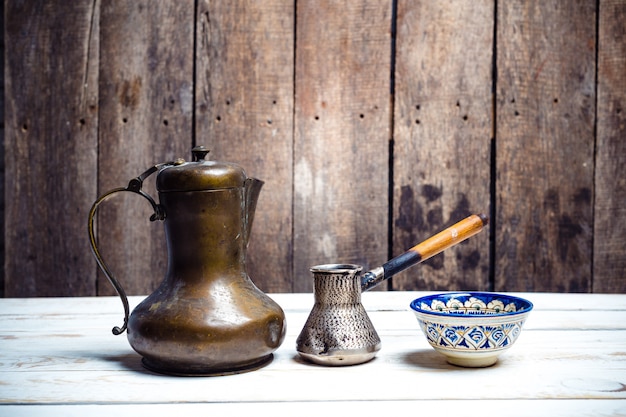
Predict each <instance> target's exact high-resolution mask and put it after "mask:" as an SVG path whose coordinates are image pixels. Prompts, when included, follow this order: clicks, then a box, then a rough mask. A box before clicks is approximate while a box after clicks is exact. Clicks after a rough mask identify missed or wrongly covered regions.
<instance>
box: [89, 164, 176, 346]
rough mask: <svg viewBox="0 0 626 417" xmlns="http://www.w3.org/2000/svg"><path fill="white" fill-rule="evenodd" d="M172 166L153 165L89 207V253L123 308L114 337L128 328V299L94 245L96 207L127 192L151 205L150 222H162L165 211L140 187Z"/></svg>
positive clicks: (114, 330) (114, 329) (114, 328)
mask: <svg viewBox="0 0 626 417" xmlns="http://www.w3.org/2000/svg"><path fill="white" fill-rule="evenodd" d="M172 164H174V162H166V163H163V164H158V165H154V166H152V167H150V168H149V169H147V170H146V171H145V172H144V173H143V174H141V175H140V176H138V177H137V178H133V179H132V180H130V182H129V183H128V186H127V187H120V188H115V189H113V190H110V191H108V192H106V193H105V194H103V195H102V196H100V197H99V198H98V199H97V200H96V201H95V202H94V203H93V205H92V206H91V210H90V211H89V222H88V223H89V243H91V251H92V253H93V255H94V257H95V258H96V262H97V263H98V266H99V267H100V269H101V270H102V272H103V273H104V275H105V276H106V277H107V279H108V280H109V282H110V283H111V285H113V288H115V291H116V292H117V294H118V295H119V296H120V299H121V300H122V305H123V306H124V324H123V325H122V327H118V326H115V327H113V334H114V335H119V334H122V333H124V331H125V330H126V327H127V326H128V316H129V315H130V308H129V305H128V297H127V296H126V291H124V288H123V287H122V286H121V285H120V283H119V282H118V281H117V279H115V277H114V276H113V274H112V273H111V271H110V270H109V268H108V267H107V266H106V264H105V263H104V260H103V259H102V256H101V255H100V251H99V250H98V246H97V244H96V236H95V233H94V227H93V223H94V217H95V215H96V210H97V209H98V206H99V205H100V204H101V203H103V202H104V201H106V200H108V199H109V198H110V197H111V196H113V195H114V194H117V193H119V192H123V191H127V192H132V193H135V194H139V195H140V196H142V197H144V198H145V199H146V200H148V201H149V202H150V205H152V209H153V210H154V213H153V214H152V215H151V216H150V221H156V220H164V219H165V210H164V209H163V206H161V205H160V204H157V203H156V202H155V201H154V199H153V198H152V197H150V195H149V194H147V193H146V192H145V191H143V190H142V189H141V187H142V185H143V180H145V179H146V178H147V177H148V176H150V175H151V174H152V173H154V172H156V171H158V170H159V169H160V168H161V167H163V166H165V165H172Z"/></svg>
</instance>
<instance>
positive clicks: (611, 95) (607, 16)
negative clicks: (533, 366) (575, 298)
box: [593, 1, 626, 292]
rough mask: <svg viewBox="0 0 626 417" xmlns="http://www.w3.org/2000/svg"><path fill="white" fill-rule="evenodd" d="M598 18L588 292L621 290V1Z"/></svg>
mask: <svg viewBox="0 0 626 417" xmlns="http://www.w3.org/2000/svg"><path fill="white" fill-rule="evenodd" d="M598 21H599V29H598V30H599V33H598V93H597V94H598V110H597V122H596V123H597V140H596V176H595V179H596V181H595V184H596V188H595V210H594V218H595V225H594V250H593V253H594V260H593V292H626V222H625V221H624V220H625V219H626V204H625V203H626V168H625V167H626V42H625V41H624V39H626V2H624V1H601V2H600V10H599V19H598Z"/></svg>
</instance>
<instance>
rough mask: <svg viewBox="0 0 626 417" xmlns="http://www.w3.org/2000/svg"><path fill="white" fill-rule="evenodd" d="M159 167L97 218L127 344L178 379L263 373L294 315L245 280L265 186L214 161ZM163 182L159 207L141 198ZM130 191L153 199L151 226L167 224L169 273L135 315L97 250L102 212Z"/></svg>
mask: <svg viewBox="0 0 626 417" xmlns="http://www.w3.org/2000/svg"><path fill="white" fill-rule="evenodd" d="M207 153H208V150H207V149H206V148H204V147H202V146H200V147H196V148H194V149H193V150H192V154H193V158H194V161H192V162H185V161H184V160H176V161H173V162H167V163H163V164H158V165H155V166H153V167H152V168H150V169H148V170H147V171H146V172H144V173H143V174H141V175H140V176H139V177H137V178H134V179H132V180H131V181H130V182H129V184H128V186H127V187H123V188H116V189H113V190H111V191H109V192H107V193H105V194H104V195H102V196H101V197H100V198H98V199H97V200H96V201H95V203H94V204H93V206H92V208H91V211H90V213H89V239H90V242H91V248H92V252H93V254H94V256H95V258H96V261H97V263H98V265H99V267H100V268H101V269H102V271H103V272H104V274H105V275H106V277H107V278H108V279H109V281H110V282H111V284H112V285H113V286H114V287H115V289H116V291H117V293H118V294H119V296H120V298H121V299H122V303H123V305H124V310H125V318H124V325H123V326H122V327H121V328H120V327H115V328H113V333H114V334H121V333H123V332H124V330H128V341H129V342H130V345H131V346H132V348H133V349H135V351H137V352H138V353H139V354H140V355H142V356H143V359H142V362H143V364H144V366H145V367H146V368H148V369H150V370H153V371H156V372H159V373H165V374H174V375H224V374H232V373H240V372H245V371H249V370H253V369H257V368H259V367H262V366H264V365H265V364H267V363H268V362H269V361H271V359H272V356H273V355H272V353H273V352H274V351H275V350H276V349H277V348H278V347H279V346H280V345H281V343H282V342H283V340H284V337H285V330H286V322H285V314H284V312H283V310H282V309H281V308H280V306H279V305H278V304H276V303H275V302H274V301H273V300H272V299H271V298H270V297H268V296H267V295H266V294H264V293H263V292H261V291H260V290H259V289H258V288H257V287H256V286H255V285H254V283H253V282H252V280H251V279H250V277H249V276H248V273H247V271H246V251H247V246H248V238H249V236H250V229H251V226H252V221H253V219H254V212H255V208H256V204H257V200H258V196H259V193H260V190H261V187H262V185H263V182H262V181H260V180H258V179H255V178H248V177H247V176H246V173H245V171H244V170H243V169H242V168H241V167H240V166H238V165H236V164H232V163H226V162H216V161H209V160H205V156H206V154H207ZM154 172H158V175H157V178H156V186H157V190H158V194H159V203H158V204H157V203H156V202H155V201H154V200H153V199H152V197H150V195H148V194H147V193H145V192H144V191H143V190H142V189H141V188H142V183H143V181H144V180H145V179H146V178H147V177H148V176H149V175H151V174H152V173H154ZM122 191H128V192H133V193H137V194H139V195H141V196H143V197H144V198H146V199H147V200H148V201H149V202H150V204H151V205H152V207H153V209H154V214H153V215H152V217H151V218H150V219H151V220H152V221H155V220H162V221H163V222H164V226H165V236H166V239H167V251H168V268H167V271H166V274H165V278H164V279H163V281H162V283H161V284H160V286H159V287H158V288H157V290H156V291H155V292H154V293H152V294H151V295H149V296H148V297H147V298H146V299H145V300H143V301H142V302H141V303H140V304H139V305H138V306H137V307H136V308H135V309H134V310H133V312H132V314H130V315H129V306H128V299H127V297H126V293H125V292H124V289H123V288H122V286H121V285H120V284H119V283H118V281H117V280H116V279H115V278H114V276H113V275H112V274H111V272H110V271H109V269H108V268H107V266H106V265H105V263H104V261H103V259H102V257H101V255H100V252H99V251H98V248H97V245H96V238H95V233H94V217H95V214H96V210H97V208H98V206H99V205H100V203H102V202H103V201H105V200H107V199H108V198H109V197H111V196H112V195H114V194H116V193H118V192H122Z"/></svg>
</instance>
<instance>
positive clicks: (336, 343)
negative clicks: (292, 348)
mask: <svg viewBox="0 0 626 417" xmlns="http://www.w3.org/2000/svg"><path fill="white" fill-rule="evenodd" d="M488 223H489V217H487V216H486V215H484V214H472V215H471V216H469V217H466V218H465V219H463V220H461V221H459V222H457V223H455V224H454V225H452V226H450V227H448V228H446V229H444V230H442V231H441V232H439V233H437V234H435V235H433V236H431V237H429V238H428V239H426V240H424V241H423V242H421V243H418V244H417V245H415V246H413V247H412V248H411V249H409V250H407V251H406V252H404V253H403V254H401V255H398V256H396V257H395V258H392V259H390V260H389V261H387V262H385V263H384V264H383V265H381V266H379V267H377V268H374V269H372V270H371V271H368V272H366V273H364V274H362V275H360V273H361V272H362V270H363V267H362V266H360V265H353V264H326V265H316V266H314V267H312V268H311V269H310V270H311V272H312V273H313V281H314V282H313V283H314V287H313V289H314V291H313V295H314V298H315V303H314V305H313V308H312V309H311V313H310V314H309V317H308V318H307V320H306V322H305V324H304V327H303V328H302V331H301V332H300V335H299V336H298V338H297V339H296V350H297V351H298V353H299V354H300V356H301V357H302V358H304V359H305V360H307V361H309V362H313V363H316V364H319V365H327V366H343V365H356V364H361V363H365V362H368V361H370V360H371V359H373V358H374V357H375V356H376V353H377V352H378V351H379V350H380V348H381V341H380V337H379V336H378V333H377V332H376V329H375V328H374V325H373V324H372V322H371V320H370V318H369V317H368V315H367V312H366V310H365V308H364V307H363V305H362V304H361V293H363V292H365V291H369V290H371V289H372V288H374V287H376V286H377V285H379V284H381V283H382V282H384V281H385V280H387V279H389V278H391V277H392V276H394V275H395V274H397V273H399V272H402V271H404V270H405V269H407V268H409V267H411V266H414V265H417V264H420V263H422V262H424V261H425V260H427V259H429V258H431V257H433V256H435V255H437V254H438V253H440V252H442V251H444V250H446V249H448V248H449V247H451V246H454V245H456V244H458V243H461V242H463V241H464V240H466V239H468V238H469V237H471V236H474V235H475V234H477V233H478V232H480V231H481V230H483V228H484V226H486V225H487V224H488Z"/></svg>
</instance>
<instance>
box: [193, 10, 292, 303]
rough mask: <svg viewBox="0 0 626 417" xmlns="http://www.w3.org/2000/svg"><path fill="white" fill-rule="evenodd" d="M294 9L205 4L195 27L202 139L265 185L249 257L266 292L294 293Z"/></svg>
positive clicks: (250, 270)
mask: <svg viewBox="0 0 626 417" xmlns="http://www.w3.org/2000/svg"><path fill="white" fill-rule="evenodd" d="M294 15H295V9H294V7H293V2H292V1H291V2H290V1H285V0H272V1H263V2H258V1H250V0H243V1H234V2H216V1H200V2H199V3H198V11H197V16H196V19H197V23H196V27H197V30H196V45H197V52H196V85H195V92H196V93H195V95H196V103H195V111H196V118H195V122H196V125H195V136H196V143H197V144H204V145H205V146H207V147H209V148H210V149H212V151H211V154H210V155H209V157H210V158H211V159H216V160H223V161H230V162H236V163H239V164H240V165H241V166H242V167H244V168H245V170H246V172H247V174H248V175H249V176H253V177H256V178H259V179H261V180H263V181H264V182H265V185H264V186H263V189H262V191H261V195H260V197H259V202H258V205H257V210H256V215H255V219H254V225H253V227H252V234H251V237H250V244H249V249H248V259H247V262H248V274H249V275H250V277H251V278H252V280H253V281H254V282H255V283H256V285H257V286H259V287H260V288H261V289H262V290H264V291H272V292H277V291H287V292H288V291H291V290H292V289H293V282H292V251H291V248H292V241H291V239H292V223H293V219H292V206H291V205H292V188H293V155H292V154H293V96H294V92H293V89H294V87H293V77H294V75H293V72H294V64H293V57H294V52H293V48H294V43H293V42H294V40H293V39H294V33H293V32H294V19H295V17H294Z"/></svg>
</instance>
